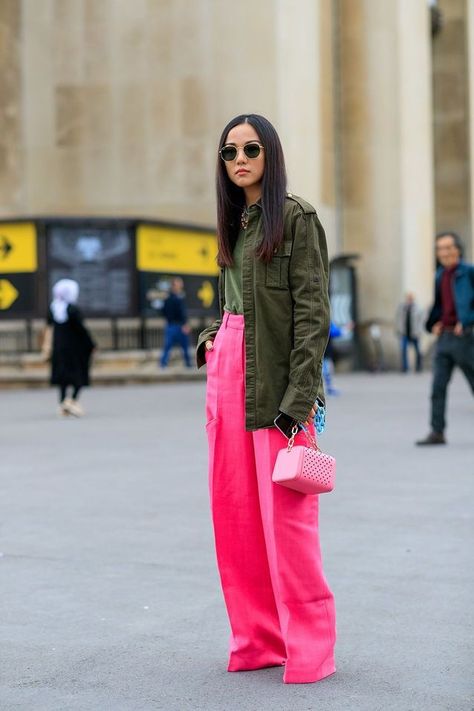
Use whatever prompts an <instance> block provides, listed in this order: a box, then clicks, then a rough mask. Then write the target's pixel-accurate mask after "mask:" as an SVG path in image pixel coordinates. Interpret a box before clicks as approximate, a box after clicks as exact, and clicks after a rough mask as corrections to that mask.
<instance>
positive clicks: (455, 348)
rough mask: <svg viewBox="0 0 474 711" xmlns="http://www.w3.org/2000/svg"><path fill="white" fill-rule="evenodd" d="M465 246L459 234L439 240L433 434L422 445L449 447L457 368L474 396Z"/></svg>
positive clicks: (473, 288) (473, 272)
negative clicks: (451, 387)
mask: <svg viewBox="0 0 474 711" xmlns="http://www.w3.org/2000/svg"><path fill="white" fill-rule="evenodd" d="M462 254H463V246H462V242H461V240H460V238H459V236H458V235H457V234H456V233H455V232H443V233H441V234H439V235H438V236H437V237H436V258H437V260H438V264H439V268H438V270H437V272H436V278H435V298H434V304H433V307H432V309H431V311H430V314H429V316H428V320H427V322H426V329H427V331H429V332H430V333H433V334H434V335H435V336H437V337H438V340H437V342H436V347H435V355H434V372H433V385H432V390H431V432H430V433H429V434H428V436H427V437H425V439H422V440H419V441H418V442H417V443H416V444H418V445H435V444H446V439H445V436H444V430H445V427H446V416H445V412H446V393H447V388H448V384H449V381H450V379H451V375H452V373H453V370H454V368H455V367H456V366H457V367H458V368H459V369H460V370H461V371H462V372H463V373H464V375H465V377H466V380H467V381H468V383H469V387H470V388H471V391H472V392H473V393H474V266H473V265H472V264H467V263H466V262H463V260H462Z"/></svg>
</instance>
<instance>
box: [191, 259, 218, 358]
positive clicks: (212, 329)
mask: <svg viewBox="0 0 474 711" xmlns="http://www.w3.org/2000/svg"><path fill="white" fill-rule="evenodd" d="M218 296H219V313H220V317H219V318H216V320H215V321H213V323H211V325H210V326H207V328H205V329H204V331H201V333H200V334H199V336H198V341H197V345H196V364H197V367H198V368H200V367H201V366H202V365H205V363H206V356H205V354H204V349H205V347H206V346H205V342H206V341H208V340H214V338H215V336H216V333H217V331H218V330H219V326H220V325H221V323H222V315H223V311H224V269H221V271H220V272H219V280H218Z"/></svg>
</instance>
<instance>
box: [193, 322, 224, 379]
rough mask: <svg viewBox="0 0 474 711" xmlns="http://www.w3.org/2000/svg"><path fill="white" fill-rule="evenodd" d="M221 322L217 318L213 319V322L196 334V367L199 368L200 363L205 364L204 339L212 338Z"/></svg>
mask: <svg viewBox="0 0 474 711" xmlns="http://www.w3.org/2000/svg"><path fill="white" fill-rule="evenodd" d="M220 324H221V320H220V319H218V320H217V321H215V322H214V323H213V324H211V325H210V326H208V327H207V328H205V329H204V331H201V333H200V334H199V336H198V341H197V344H196V351H195V354H196V365H197V367H198V368H200V367H201V366H202V365H206V356H205V350H204V349H205V348H206V345H205V343H206V341H208V340H209V339H212V340H214V338H215V336H216V333H217V331H218V330H219V326H220Z"/></svg>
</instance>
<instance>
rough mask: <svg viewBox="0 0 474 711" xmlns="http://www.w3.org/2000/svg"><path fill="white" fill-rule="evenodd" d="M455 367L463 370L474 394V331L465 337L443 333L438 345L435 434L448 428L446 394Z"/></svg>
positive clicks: (433, 394)
mask: <svg viewBox="0 0 474 711" xmlns="http://www.w3.org/2000/svg"><path fill="white" fill-rule="evenodd" d="M455 366H458V367H459V368H460V369H461V370H462V372H463V373H464V375H465V376H466V378H467V381H468V383H469V385H470V388H471V390H472V392H473V394H474V333H473V332H472V330H471V331H470V332H469V333H466V334H464V335H463V336H455V335H454V333H442V334H441V335H440V337H439V338H438V342H437V343H436V350H435V355H434V373H433V386H432V390H431V429H432V430H433V432H440V433H441V432H444V428H445V427H446V417H445V412H446V392H447V389H448V384H449V381H450V380H451V375H452V373H453V370H454V367H455Z"/></svg>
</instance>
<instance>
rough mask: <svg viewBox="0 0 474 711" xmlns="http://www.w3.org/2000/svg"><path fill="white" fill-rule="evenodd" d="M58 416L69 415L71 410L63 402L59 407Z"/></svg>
mask: <svg viewBox="0 0 474 711" xmlns="http://www.w3.org/2000/svg"><path fill="white" fill-rule="evenodd" d="M58 416H59V417H68V416H69V410H68V409H67V407H66V404H65V403H64V402H62V403H61V404H60V405H59V407H58Z"/></svg>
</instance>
